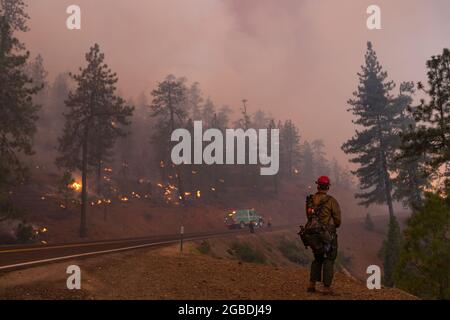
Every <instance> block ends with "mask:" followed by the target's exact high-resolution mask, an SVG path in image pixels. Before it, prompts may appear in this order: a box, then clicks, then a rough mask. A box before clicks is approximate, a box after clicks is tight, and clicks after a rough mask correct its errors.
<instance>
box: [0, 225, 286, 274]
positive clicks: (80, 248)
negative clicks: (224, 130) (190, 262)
mask: <svg viewBox="0 0 450 320" xmlns="http://www.w3.org/2000/svg"><path fill="white" fill-rule="evenodd" d="M282 228H283V227H276V228H274V227H272V228H271V229H265V230H264V229H262V230H257V231H256V232H262V231H263V230H264V232H265V231H272V230H280V229H282ZM284 228H286V227H284ZM248 232H249V231H248V229H242V230H226V231H222V232H214V233H213V232H209V233H190V234H189V233H187V234H184V235H183V239H184V241H192V240H202V239H209V238H214V237H223V236H229V235H236V234H246V233H248ZM178 242H180V235H179V234H176V235H173V234H172V235H162V236H151V237H145V238H132V239H117V240H104V241H92V242H79V243H67V244H55V245H52V244H47V245H27V246H9V247H0V272H1V271H10V270H15V269H20V268H26V267H30V266H34V265H40V264H46V263H51V262H55V261H61V260H67V259H73V258H79V257H88V256H93V255H98V254H106V253H113V252H120V251H125V250H132V249H138V248H145V247H155V246H162V245H168V244H174V243H178Z"/></svg>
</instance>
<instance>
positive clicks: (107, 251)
mask: <svg viewBox="0 0 450 320" xmlns="http://www.w3.org/2000/svg"><path fill="white" fill-rule="evenodd" d="M196 239H199V238H188V239H184V241H190V240H196ZM179 241H180V240H179V239H177V240H169V241H163V242H154V243H147V244H141V245H138V246H131V247H125V248H118V249H110V250H102V251H94V252H87V253H80V254H74V255H70V256H64V257H57V258H50V259H43V260H35V261H29V262H22V263H17V264H11V265H8V266H2V267H0V270H5V269H10V268H15V267H22V266H29V265H33V264H39V263H45V262H52V261H59V260H67V259H72V258H79V257H86V256H92V255H95V254H101V253H110V252H118V251H125V250H131V249H137V248H143V247H151V246H157V245H161V244H170V243H177V242H179Z"/></svg>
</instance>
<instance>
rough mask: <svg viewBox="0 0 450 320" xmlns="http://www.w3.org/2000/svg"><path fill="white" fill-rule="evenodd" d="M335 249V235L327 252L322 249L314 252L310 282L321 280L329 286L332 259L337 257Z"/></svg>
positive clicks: (332, 273)
mask: <svg viewBox="0 0 450 320" xmlns="http://www.w3.org/2000/svg"><path fill="white" fill-rule="evenodd" d="M337 251H338V243H337V236H335V237H334V239H333V242H332V244H331V248H330V250H329V251H328V252H327V253H325V252H324V251H320V252H314V261H313V262H312V263H311V274H310V281H311V282H323V284H324V285H325V286H327V287H329V286H331V282H332V281H333V275H334V261H335V260H336V257H337ZM322 274H323V276H322ZM322 279H323V280H322Z"/></svg>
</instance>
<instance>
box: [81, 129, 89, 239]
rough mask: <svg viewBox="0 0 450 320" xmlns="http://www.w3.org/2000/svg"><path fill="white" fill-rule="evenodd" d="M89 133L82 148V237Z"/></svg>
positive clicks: (85, 201) (84, 234)
mask: <svg viewBox="0 0 450 320" xmlns="http://www.w3.org/2000/svg"><path fill="white" fill-rule="evenodd" d="M87 143H88V141H87V134H85V137H84V141H83V150H82V165H81V175H82V176H81V184H82V187H81V219H80V237H82V238H84V237H86V209H87V152H88V146H87Z"/></svg>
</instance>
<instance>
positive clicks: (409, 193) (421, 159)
mask: <svg viewBox="0 0 450 320" xmlns="http://www.w3.org/2000/svg"><path fill="white" fill-rule="evenodd" d="M412 94H414V84H413V83H412V82H404V83H402V84H401V85H400V92H399V95H398V96H397V97H396V98H395V99H394V105H395V108H398V110H399V112H400V116H399V117H398V119H397V121H398V130H399V142H398V143H399V145H400V150H399V155H398V156H397V158H396V160H395V162H394V166H395V171H396V173H397V175H396V177H395V178H394V180H393V183H394V185H395V190H394V198H395V199H396V200H399V201H403V205H404V206H405V207H406V206H408V207H409V208H411V209H413V210H414V209H415V208H416V207H418V206H419V205H420V203H421V201H422V189H423V188H424V187H425V186H427V185H428V181H427V180H428V179H427V176H426V173H425V172H424V163H425V159H426V155H424V154H415V155H409V156H407V157H406V156H404V154H403V152H402V150H401V136H405V135H407V134H408V133H409V132H411V131H414V129H415V126H416V124H415V121H414V118H413V117H412V116H411V114H410V112H408V107H410V105H411V103H412V101H413V98H412Z"/></svg>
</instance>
